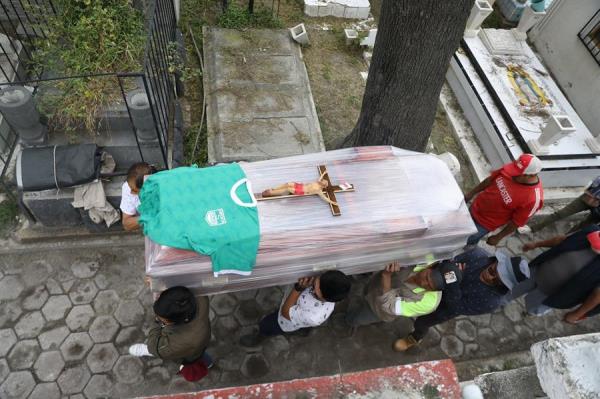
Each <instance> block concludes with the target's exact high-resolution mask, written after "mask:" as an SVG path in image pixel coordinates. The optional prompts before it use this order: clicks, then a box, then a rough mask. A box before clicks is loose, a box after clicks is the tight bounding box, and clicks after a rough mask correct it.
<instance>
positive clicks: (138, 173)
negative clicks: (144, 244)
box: [120, 162, 153, 231]
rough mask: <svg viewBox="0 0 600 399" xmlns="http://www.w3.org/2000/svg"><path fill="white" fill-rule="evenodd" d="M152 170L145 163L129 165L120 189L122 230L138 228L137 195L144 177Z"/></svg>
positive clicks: (138, 199) (138, 202)
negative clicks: (125, 178)
mask: <svg viewBox="0 0 600 399" xmlns="http://www.w3.org/2000/svg"><path fill="white" fill-rule="evenodd" d="M152 172H153V170H152V167H151V166H150V165H148V164H147V163H146V162H138V163H134V164H133V165H131V167H130V168H129V170H128V171H127V180H126V181H125V183H123V186H122V187H121V205H120V208H121V215H122V218H121V222H122V224H123V229H125V230H127V231H131V230H137V229H139V228H140V224H139V222H138V219H139V213H138V211H137V209H138V207H139V206H140V197H139V196H138V194H139V193H140V190H141V189H142V185H143V184H144V176H146V175H149V174H152Z"/></svg>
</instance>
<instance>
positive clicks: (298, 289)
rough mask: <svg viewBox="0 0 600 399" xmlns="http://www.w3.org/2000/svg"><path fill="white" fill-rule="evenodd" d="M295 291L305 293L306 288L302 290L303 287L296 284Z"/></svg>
mask: <svg viewBox="0 0 600 399" xmlns="http://www.w3.org/2000/svg"><path fill="white" fill-rule="evenodd" d="M294 289H295V290H296V291H298V292H302V291H304V288H302V286H301V285H300V283H296V284H294Z"/></svg>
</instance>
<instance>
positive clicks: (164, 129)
mask: <svg viewBox="0 0 600 399" xmlns="http://www.w3.org/2000/svg"><path fill="white" fill-rule="evenodd" d="M148 3H149V4H148V8H147V10H146V13H145V15H146V17H147V18H146V32H147V33H146V35H147V39H146V44H145V50H144V58H143V62H142V68H141V69H142V70H140V71H115V72H108V73H95V74H86V75H78V76H58V77H51V78H49V77H45V75H44V73H43V71H39V70H34V69H31V68H28V67H27V66H28V65H29V64H30V62H31V60H32V57H31V52H32V51H33V50H34V44H35V39H36V38H39V37H45V35H46V33H47V30H46V28H47V22H48V20H47V19H46V16H45V15H50V14H53V13H55V12H56V10H55V7H54V5H53V4H52V1H51V0H28V1H24V0H0V34H2V35H4V38H3V37H2V36H0V51H1V52H4V53H5V54H10V56H11V57H12V58H11V59H10V60H9V62H8V63H7V64H5V67H4V68H3V67H2V66H0V89H2V87H5V86H7V85H23V86H25V85H26V86H30V87H33V90H34V95H35V94H36V93H38V92H39V88H40V87H43V86H44V85H45V84H50V83H52V82H56V81H64V80H71V79H107V78H108V79H110V78H113V79H114V82H115V87H114V92H115V93H120V97H121V98H122V101H123V103H124V104H125V105H126V108H127V115H128V117H129V122H130V128H131V134H133V136H134V137H135V143H136V145H137V147H138V151H139V155H140V160H141V161H145V159H144V154H143V151H142V146H141V144H140V142H139V139H138V136H137V134H136V129H135V126H134V123H133V119H132V115H131V110H130V107H129V104H128V102H127V90H128V89H129V88H131V87H132V86H138V89H141V90H144V92H145V93H146V96H147V98H148V102H149V105H150V110H151V113H152V119H153V122H154V127H155V131H156V137H157V140H158V144H159V146H160V152H161V157H162V160H163V163H164V165H165V167H167V168H168V166H169V165H168V151H169V131H171V128H172V123H173V121H172V119H173V118H172V116H173V115H174V103H175V91H174V90H175V85H174V82H173V75H172V74H171V73H170V71H169V60H168V51H169V45H170V43H173V42H175V41H176V18H175V9H174V5H173V2H172V0H153V1H149V2H148ZM41 11H44V12H45V13H46V14H44V13H43V12H41ZM7 39H8V40H7ZM7 51H8V53H7ZM5 58H10V57H9V56H6V57H5ZM28 72H29V73H28ZM2 78H4V82H2V80H3V79H2ZM5 126H6V125H5ZM17 143H18V137H17V134H16V133H15V131H14V129H13V128H12V127H10V126H8V129H4V131H3V130H2V129H0V162H1V165H0V185H1V186H2V187H3V188H4V191H6V192H7V193H8V195H11V196H12V194H11V191H10V190H9V187H8V185H7V184H6V182H5V175H6V172H7V170H8V168H9V165H10V162H11V158H12V157H13V156H14V153H15V148H16V145H17ZM65 144H67V143H65Z"/></svg>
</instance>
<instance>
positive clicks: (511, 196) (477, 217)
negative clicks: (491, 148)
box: [465, 154, 544, 246]
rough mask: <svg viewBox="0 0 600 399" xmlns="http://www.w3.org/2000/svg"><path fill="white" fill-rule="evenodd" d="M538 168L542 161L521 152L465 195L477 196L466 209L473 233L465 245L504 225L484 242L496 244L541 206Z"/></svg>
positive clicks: (472, 243) (542, 193) (468, 197)
mask: <svg viewBox="0 0 600 399" xmlns="http://www.w3.org/2000/svg"><path fill="white" fill-rule="evenodd" d="M541 170H542V162H541V161H540V160H539V159H538V158H537V157H536V156H534V155H531V154H523V155H521V156H520V157H519V158H518V159H516V160H515V161H513V162H511V163H507V164H506V165H504V166H503V167H502V168H500V169H498V170H495V171H493V172H492V174H491V175H490V176H489V177H488V178H487V179H485V180H484V181H482V182H481V183H479V185H478V186H476V187H475V188H474V189H473V190H471V191H470V192H469V193H468V194H467V195H465V201H466V202H467V203H469V201H471V199H473V197H474V196H475V195H477V197H476V198H475V201H473V204H472V205H471V208H470V211H471V217H472V218H473V221H474V222H475V226H476V227H477V233H475V234H473V235H472V236H470V237H469V239H468V240H467V246H473V245H476V244H477V243H478V242H479V240H481V239H482V238H483V237H484V236H486V235H487V234H488V233H489V232H490V231H494V230H496V229H497V228H499V227H502V226H504V228H503V229H502V230H500V232H498V233H497V234H494V235H492V236H490V237H488V239H487V241H486V242H487V243H488V244H489V245H493V246H496V245H498V243H499V242H500V241H501V240H502V239H503V238H504V237H506V236H509V235H511V234H512V233H514V232H515V231H516V230H517V228H518V227H521V226H524V225H525V224H526V223H527V220H529V218H530V217H531V216H533V214H534V213H536V212H537V211H538V210H539V209H541V208H542V206H543V203H544V191H543V188H542V181H541V180H540V178H539V177H538V173H539V172H540V171H541Z"/></svg>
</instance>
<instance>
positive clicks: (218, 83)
mask: <svg viewBox="0 0 600 399" xmlns="http://www.w3.org/2000/svg"><path fill="white" fill-rule="evenodd" d="M203 33H204V56H205V73H204V90H205V96H206V99H207V124H208V156H209V162H210V163H217V162H231V161H239V160H246V161H257V160H264V159H271V158H278V157H283V156H289V155H299V154H306V153H311V152H318V151H323V150H324V144H323V138H322V135H321V129H320V127H319V121H318V117H317V113H316V109H315V105H314V102H313V99H312V94H311V90H310V84H309V80H308V75H307V73H306V68H305V66H304V63H303V61H302V53H301V50H300V46H299V45H298V44H296V43H295V42H293V40H292V39H291V38H290V34H289V31H288V30H246V31H243V32H240V31H235V30H229V29H220V28H208V27H205V28H204V31H203Z"/></svg>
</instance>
